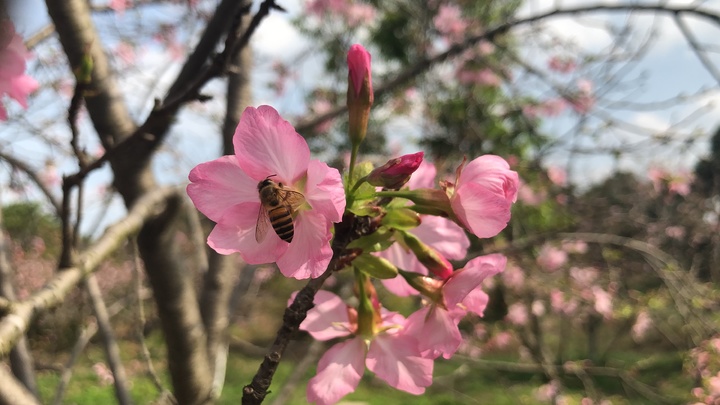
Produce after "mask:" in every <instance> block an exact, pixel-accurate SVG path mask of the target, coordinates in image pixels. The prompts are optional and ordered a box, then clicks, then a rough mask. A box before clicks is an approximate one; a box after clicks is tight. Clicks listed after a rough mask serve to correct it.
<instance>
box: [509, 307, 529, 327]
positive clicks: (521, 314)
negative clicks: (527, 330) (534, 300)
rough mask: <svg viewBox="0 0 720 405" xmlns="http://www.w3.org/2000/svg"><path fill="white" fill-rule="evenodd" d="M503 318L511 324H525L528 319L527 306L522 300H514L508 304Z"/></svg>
mask: <svg viewBox="0 0 720 405" xmlns="http://www.w3.org/2000/svg"><path fill="white" fill-rule="evenodd" d="M505 319H507V321H508V322H510V323H512V324H513V325H517V326H523V325H526V324H527V322H528V320H529V316H528V311H527V307H526V306H525V304H523V303H522V302H516V303H514V304H512V305H510V307H509V308H508V313H507V315H506V316H505Z"/></svg>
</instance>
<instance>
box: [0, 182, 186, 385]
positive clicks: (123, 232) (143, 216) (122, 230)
mask: <svg viewBox="0 0 720 405" xmlns="http://www.w3.org/2000/svg"><path fill="white" fill-rule="evenodd" d="M179 193H180V192H179V190H178V189H176V188H164V189H160V190H157V191H155V192H153V193H150V194H148V195H147V196H145V197H143V198H142V199H140V200H139V201H138V202H137V204H136V205H135V206H134V207H133V209H132V210H131V211H130V212H129V213H128V215H127V216H126V217H125V218H124V219H123V220H122V221H120V222H118V223H116V224H115V225H113V226H111V227H109V228H108V229H107V230H106V231H105V233H104V234H103V236H101V237H100V238H99V239H98V240H97V241H96V242H95V243H94V244H93V245H92V246H91V247H90V248H88V249H86V250H85V251H84V252H83V253H82V254H81V255H79V257H78V260H77V264H76V265H75V267H72V268H68V269H63V271H61V272H58V273H57V274H56V275H55V277H53V278H52V279H51V280H50V281H49V282H48V283H46V284H45V287H43V288H42V289H40V290H38V291H36V292H35V293H33V294H32V295H31V296H30V297H29V298H27V299H25V300H22V301H19V302H14V303H12V304H11V306H10V308H9V311H8V312H7V313H6V314H5V315H4V316H3V317H2V319H0V357H2V356H5V355H7V354H8V352H9V351H10V350H11V349H12V347H13V346H14V345H15V343H16V342H17V339H18V338H19V337H20V336H22V335H23V334H24V333H25V332H26V331H27V328H28V326H29V324H30V322H31V320H32V318H33V316H34V315H35V314H37V313H39V312H42V311H46V310H48V309H50V308H53V307H55V306H57V305H59V304H60V303H62V302H63V300H64V299H65V297H66V296H67V294H68V293H69V292H70V291H71V290H72V289H73V288H75V287H76V286H77V285H78V283H79V282H80V281H81V280H82V278H83V277H84V276H85V275H87V274H89V273H90V272H92V271H94V270H95V269H96V268H97V267H98V266H99V265H100V264H101V263H102V262H103V260H105V258H107V257H108V256H109V255H110V254H112V253H113V252H114V251H115V250H117V249H118V248H119V247H120V246H121V245H122V244H123V243H124V242H125V240H126V239H127V237H128V236H129V235H131V234H133V233H135V232H137V231H138V230H139V229H140V227H141V226H142V225H143V223H144V222H145V221H146V220H147V219H148V218H150V217H152V216H153V215H155V214H156V212H157V209H158V207H159V206H162V205H163V204H164V203H165V201H166V200H167V199H169V198H172V197H176V196H178V195H179ZM0 385H2V384H0Z"/></svg>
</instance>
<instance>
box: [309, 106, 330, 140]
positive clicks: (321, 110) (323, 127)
mask: <svg viewBox="0 0 720 405" xmlns="http://www.w3.org/2000/svg"><path fill="white" fill-rule="evenodd" d="M332 108H333V105H332V103H330V101H328V100H327V99H326V98H322V97H316V98H315V99H314V100H313V102H312V104H311V105H310V110H311V111H312V112H313V114H315V115H323V114H325V113H326V112H328V111H330V110H332ZM333 122H334V120H333V119H329V120H325V121H323V122H321V123H319V124H318V125H316V126H315V130H316V131H318V132H327V131H329V130H330V128H331V127H332V124H333Z"/></svg>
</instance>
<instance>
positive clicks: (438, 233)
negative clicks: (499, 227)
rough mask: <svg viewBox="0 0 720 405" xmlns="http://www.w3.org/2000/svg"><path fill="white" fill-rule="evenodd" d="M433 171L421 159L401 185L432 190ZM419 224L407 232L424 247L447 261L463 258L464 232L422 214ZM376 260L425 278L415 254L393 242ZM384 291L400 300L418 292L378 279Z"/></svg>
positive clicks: (399, 282)
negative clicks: (407, 179)
mask: <svg viewBox="0 0 720 405" xmlns="http://www.w3.org/2000/svg"><path fill="white" fill-rule="evenodd" d="M436 175H437V169H436V168H435V165H434V164H432V163H431V162H428V161H427V160H423V161H422V163H420V166H419V167H418V168H417V170H416V171H415V173H413V174H412V176H410V180H409V181H408V182H407V184H406V185H405V186H406V187H407V188H409V189H411V190H415V189H419V188H433V187H435V186H436V185H437V181H436V180H435V176H436ZM420 218H421V220H422V222H421V223H420V225H419V226H418V227H417V228H415V229H413V230H411V231H410V233H412V234H413V235H415V236H417V237H418V238H419V239H420V240H421V241H423V242H424V243H425V244H427V245H428V246H430V247H432V248H433V249H435V250H437V251H438V253H440V254H441V255H442V256H444V257H445V258H447V259H450V260H460V259H462V258H464V257H465V255H466V254H467V250H468V248H469V247H470V239H468V237H467V235H466V234H465V231H464V230H463V229H462V228H461V227H460V226H458V225H457V224H456V223H454V222H452V221H451V220H449V219H447V218H443V217H439V216H434V215H422V216H421V217H420ZM378 255H379V256H380V257H384V258H385V259H388V260H390V262H392V263H393V264H395V266H397V267H398V268H400V269H403V270H405V271H411V272H414V273H419V274H422V275H427V274H428V272H427V268H425V266H423V265H422V264H421V263H420V262H419V261H418V260H417V258H416V257H415V255H414V254H413V253H412V252H410V251H407V250H405V249H403V248H402V247H401V246H400V245H399V244H397V243H395V244H393V245H392V246H390V248H388V249H386V250H384V251H382V252H380V253H378ZM381 281H382V283H383V285H384V286H385V288H387V289H388V290H389V291H390V292H392V293H393V294H395V295H398V296H400V297H406V296H408V295H417V294H418V292H417V291H416V290H415V289H414V288H412V287H411V286H410V285H409V284H408V283H407V281H405V279H404V278H402V277H395V278H392V279H387V280H381Z"/></svg>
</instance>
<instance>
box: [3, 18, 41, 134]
mask: <svg viewBox="0 0 720 405" xmlns="http://www.w3.org/2000/svg"><path fill="white" fill-rule="evenodd" d="M0 22H1V23H2V25H1V26H0V121H5V120H6V119H7V111H6V110H5V107H4V106H3V104H2V98H4V95H7V96H9V97H10V98H12V99H14V100H15V101H17V102H18V104H20V106H22V107H23V108H27V106H28V105H27V96H28V95H29V94H30V93H32V92H34V91H35V90H37V88H38V83H37V82H36V81H35V79H33V78H32V77H30V76H28V75H26V74H25V68H26V62H25V61H26V60H27V59H28V58H29V57H30V53H29V52H28V51H27V49H26V48H25V43H24V42H23V40H22V38H21V37H20V35H18V34H17V33H16V32H15V26H14V25H13V24H12V23H11V22H9V21H7V20H1V21H0Z"/></svg>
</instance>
